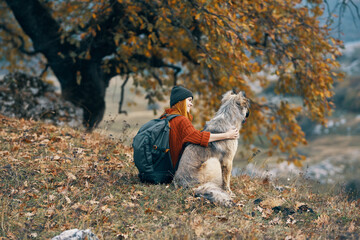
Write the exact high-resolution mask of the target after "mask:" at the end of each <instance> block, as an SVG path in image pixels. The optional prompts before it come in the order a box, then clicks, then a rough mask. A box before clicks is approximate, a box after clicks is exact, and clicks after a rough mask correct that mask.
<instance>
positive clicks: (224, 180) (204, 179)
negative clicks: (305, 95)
mask: <svg viewBox="0 0 360 240" xmlns="http://www.w3.org/2000/svg"><path fill="white" fill-rule="evenodd" d="M249 108H250V101H249V99H247V98H246V97H245V94H244V92H239V93H238V94H236V93H233V92H232V91H229V92H227V93H225V94H224V95H223V98H222V101H221V106H220V108H219V110H218V111H217V113H216V114H215V117H214V118H213V119H211V120H210V121H208V122H207V123H206V125H205V127H204V131H208V132H211V133H224V132H226V131H228V130H230V129H231V128H238V129H239V130H240V129H241V126H242V124H243V123H244V122H245V120H246V118H247V117H248V115H249ZM237 147H238V140H237V139H235V140H221V141H216V142H211V143H209V145H208V147H202V146H200V145H195V144H189V145H188V146H187V147H186V148H185V149H184V152H183V154H182V156H181V159H180V163H179V167H178V170H177V171H176V173H175V176H174V184H175V186H177V187H179V186H181V187H185V188H187V187H195V194H196V196H201V197H204V198H206V199H209V200H210V201H212V202H217V203H220V204H222V205H225V206H231V205H232V204H233V202H232V200H231V197H232V196H233V193H232V192H231V190H230V176H231V170H232V164H233V159H234V155H235V153H236V150H237Z"/></svg>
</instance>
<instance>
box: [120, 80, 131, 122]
mask: <svg viewBox="0 0 360 240" xmlns="http://www.w3.org/2000/svg"><path fill="white" fill-rule="evenodd" d="M128 80H129V74H127V75H126V78H125V80H124V82H123V84H121V94H120V102H119V111H118V113H119V114H121V113H124V114H125V115H127V111H124V110H122V105H123V103H124V92H125V85H126V83H127V82H128Z"/></svg>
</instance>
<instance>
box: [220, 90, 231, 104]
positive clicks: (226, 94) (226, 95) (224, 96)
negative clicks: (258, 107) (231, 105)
mask: <svg viewBox="0 0 360 240" xmlns="http://www.w3.org/2000/svg"><path fill="white" fill-rule="evenodd" d="M231 95H233V91H228V92H226V93H225V94H224V95H223V98H222V99H221V103H224V102H226V101H227V100H229V99H230V98H231Z"/></svg>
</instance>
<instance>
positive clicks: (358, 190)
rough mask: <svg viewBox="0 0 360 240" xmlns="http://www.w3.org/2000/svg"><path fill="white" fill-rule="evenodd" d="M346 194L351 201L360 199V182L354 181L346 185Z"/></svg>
mask: <svg viewBox="0 0 360 240" xmlns="http://www.w3.org/2000/svg"><path fill="white" fill-rule="evenodd" d="M345 192H346V193H347V195H348V198H349V200H350V201H353V200H358V199H360V180H359V179H352V180H349V181H348V182H347V184H346V185H345Z"/></svg>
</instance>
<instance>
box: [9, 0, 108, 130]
mask: <svg viewBox="0 0 360 240" xmlns="http://www.w3.org/2000/svg"><path fill="white" fill-rule="evenodd" d="M6 2H7V4H8V6H9V7H10V8H11V10H12V12H13V14H14V16H15V18H16V19H17V21H18V23H19V24H20V26H21V28H22V29H23V30H24V32H25V33H26V34H27V35H28V36H29V37H30V38H31V40H32V42H33V46H34V50H35V51H37V52H41V53H42V54H44V55H45V57H46V59H47V60H48V64H49V66H50V67H51V69H52V70H53V72H54V74H55V76H56V77H57V78H58V80H59V82H60V84H61V90H62V96H63V97H64V99H66V100H68V101H71V102H72V103H74V104H75V105H77V106H80V107H81V108H83V109H84V116H83V117H84V120H83V124H84V126H85V127H86V128H87V129H88V130H92V129H93V128H94V127H96V126H97V125H98V124H99V123H100V121H101V120H102V118H103V116H104V112H105V100H104V99H105V90H106V88H107V86H108V83H109V80H110V76H108V75H106V74H104V72H103V71H102V69H101V56H99V57H98V59H100V60H96V59H92V60H81V59H77V60H76V61H75V62H74V59H73V58H71V57H70V54H69V53H70V52H71V51H74V50H75V49H74V48H75V46H73V45H70V44H68V43H67V42H66V41H65V42H64V43H62V42H61V41H60V39H61V38H60V33H61V31H60V26H59V24H58V23H57V22H56V21H55V20H54V19H53V18H52V16H51V15H50V13H49V12H48V10H47V9H46V8H45V7H44V6H43V5H42V4H41V3H40V2H39V1H38V0H6Z"/></svg>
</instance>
